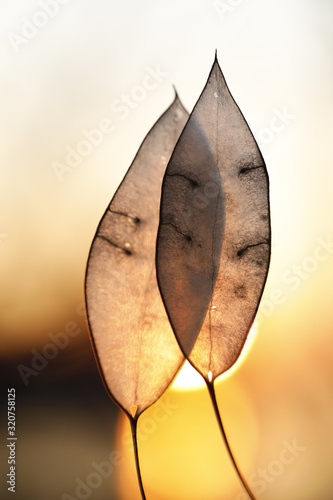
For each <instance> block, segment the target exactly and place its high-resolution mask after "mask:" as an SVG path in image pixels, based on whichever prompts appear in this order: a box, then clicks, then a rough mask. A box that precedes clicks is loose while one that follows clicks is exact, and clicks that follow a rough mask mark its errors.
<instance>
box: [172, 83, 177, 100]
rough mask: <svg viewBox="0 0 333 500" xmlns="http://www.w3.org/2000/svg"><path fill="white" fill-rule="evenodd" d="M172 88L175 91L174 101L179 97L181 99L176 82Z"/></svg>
mask: <svg viewBox="0 0 333 500" xmlns="http://www.w3.org/2000/svg"><path fill="white" fill-rule="evenodd" d="M172 88H173V91H174V93H175V97H174V101H176V100H177V99H179V96H178V92H177V89H176V87H175V85H174V84H173V85H172Z"/></svg>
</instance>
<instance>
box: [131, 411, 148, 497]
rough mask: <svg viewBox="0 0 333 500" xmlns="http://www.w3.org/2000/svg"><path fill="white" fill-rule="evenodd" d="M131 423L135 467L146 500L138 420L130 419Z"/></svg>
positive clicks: (142, 494)
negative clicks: (139, 449) (141, 467)
mask: <svg viewBox="0 0 333 500" xmlns="http://www.w3.org/2000/svg"><path fill="white" fill-rule="evenodd" d="M130 422H131V430H132V439H133V447H134V457H135V466H136V473H137V476H138V482H139V487H140V493H141V497H142V500H146V494H145V490H144V489H143V484H142V477H141V470H140V463H139V452H138V438H137V432H136V431H137V425H138V420H137V419H134V418H133V419H132V418H131V419H130Z"/></svg>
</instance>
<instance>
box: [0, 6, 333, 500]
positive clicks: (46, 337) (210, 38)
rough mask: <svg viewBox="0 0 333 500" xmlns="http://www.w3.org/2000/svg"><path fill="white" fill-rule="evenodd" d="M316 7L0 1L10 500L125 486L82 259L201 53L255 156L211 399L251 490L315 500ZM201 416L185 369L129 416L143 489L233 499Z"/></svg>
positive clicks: (320, 484)
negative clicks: (260, 196)
mask: <svg viewBox="0 0 333 500" xmlns="http://www.w3.org/2000/svg"><path fill="white" fill-rule="evenodd" d="M332 15H333V3H332V2H331V1H330V0H316V1H314V0H293V1H292V2H290V1H287V0H265V1H264V0H247V1H245V0H244V1H242V0H220V1H214V0H181V1H177V2H176V0H168V1H162V0H158V1H156V0H155V1H153V0H141V1H140V2H135V1H134V0H127V2H122V3H120V2H115V1H111V2H106V1H102V0H96V1H94V2H91V1H88V0H81V1H80V2H79V1H78V0H67V1H65V0H39V1H36V0H24V1H23V0H17V1H16V2H10V1H9V0H1V2H0V19H1V22H0V23H1V42H0V60H1V64H0V73H1V75H0V101H1V104H0V107H1V121H0V127H1V133H0V165H1V167H0V176H1V182H0V186H1V188H0V189H1V195H0V267H1V271H0V272H1V287H0V304H1V313H0V331H1V344H0V357H1V368H2V376H1V386H2V400H1V405H2V406H1V407H2V410H1V435H2V439H1V446H0V459H1V471H2V474H1V485H0V490H1V493H0V496H1V498H4V499H6V498H11V497H10V495H11V494H10V493H9V492H8V491H7V486H8V485H6V474H7V473H8V472H9V469H8V467H9V466H8V464H7V457H8V448H6V438H7V415H6V400H7V396H6V394H7V388H10V387H14V388H15V389H16V412H17V415H16V425H17V433H16V436H17V446H16V454H17V455H16V458H17V463H16V466H17V472H16V474H17V476H16V480H17V483H16V498H17V499H18V500H26V499H28V500H29V499H32V498H33V499H34V500H45V498H48V499H50V500H56V499H62V500H70V499H71V500H73V498H74V499H85V498H90V499H92V500H95V499H96V500H97V499H98V500H99V499H100V500H107V499H115V500H133V499H134V500H135V499H139V498H140V496H139V491H138V487H137V483H136V477H135V472H134V464H133V456H132V447H131V440H130V434H129V426H128V423H127V421H126V419H125V417H123V416H122V415H120V414H119V412H118V410H117V408H116V406H115V405H114V404H113V403H112V402H111V401H110V400H109V398H108V396H107V394H106V392H105V390H104V387H103V384H102V382H101V379H100V377H99V373H98V370H97V367H96V363H95V359H94V356H93V353H92V349H91V345H90V341H89V335H88V332H87V328H86V322H85V312H84V305H83V300H84V274H85V267H86V261H87V257H88V253H89V248H90V244H91V241H92V238H93V236H94V233H95V230H96V227H97V224H98V222H99V220H100V218H101V216H102V214H103V212H104V210H105V208H106V206H107V205H108V203H109V201H110V200H111V198H112V196H113V194H114V192H115V190H116V188H117V186H118V185H119V183H120V181H121V180H122V178H123V176H124V174H125V172H126V170H127V168H128V167H129V165H130V163H131V161H132V159H133V157H134V155H135V153H136V151H137V149H138V147H139V145H140V143H141V141H142V140H143V138H144V136H145V135H146V133H147V132H148V131H149V129H150V127H151V126H152V125H153V124H154V122H155V121H156V120H157V119H158V118H159V116H160V115H161V114H162V113H163V111H164V110H165V109H166V108H167V107H168V106H169V105H170V103H171V102H172V100H173V96H174V92H173V89H172V85H173V84H174V85H175V86H176V88H177V91H178V94H179V96H180V99H181V100H182V102H183V104H184V106H185V107H186V108H187V109H188V111H191V110H192V108H193V106H194V104H195V102H196V100H197V98H198V97H199V94H200V92H201V90H202V89H203V87H204V85H205V83H206V80H207V77H208V73H209V71H210V68H211V65H212V63H213V59H214V51H215V49H217V50H218V57H219V62H220V65H221V67H222V70H223V72H224V75H225V78H226V80H227V82H228V85H229V88H230V90H231V92H232V94H233V96H234V98H235V99H236V102H237V103H238V105H239V106H240V108H241V110H242V111H243V114H244V115H245V117H246V119H247V121H248V123H249V125H250V128H251V130H252V131H253V133H254V135H255V137H256V139H257V141H258V143H259V146H260V148H261V150H262V153H263V155H264V158H265V161H266V164H267V169H268V172H269V176H270V183H271V192H270V194H271V212H272V213H271V218H272V229H273V246H272V260H271V267H270V272H269V277H268V281H267V285H266V288H265V293H264V296H263V298H262V302H261V306H260V310H259V313H258V318H257V321H256V325H255V328H254V329H253V333H252V334H251V338H250V339H249V341H248V342H247V344H246V348H245V350H244V353H243V355H242V357H241V359H239V361H238V363H237V364H236V365H235V366H234V367H233V368H232V370H231V371H230V373H228V374H226V376H224V377H221V380H219V381H218V383H217V393H218V402H219V405H220V409H221V412H222V417H223V420H224V423H225V427H226V431H227V434H228V436H229V439H230V443H231V446H232V448H233V450H234V453H235V456H236V458H237V460H238V462H239V464H240V467H241V469H242V472H243V474H244V475H245V476H246V477H247V478H248V480H249V482H250V484H252V487H253V490H254V493H255V495H256V497H259V498H260V499H262V500H275V499H276V500H277V499H281V498H283V499H286V500H313V499H316V500H329V499H332V498H333V484H332V463H333V429H332V422H333V373H332V361H333V352H332V350H333V349H332V348H333V341H332V333H333V332H332V296H333V295H332V294H333V280H332V271H333V229H332V213H333V196H332V186H333V170H332V156H333V141H332V81H333V64H332V61H333V57H332V55H333V50H332V49H333V47H332V41H333V35H332ZM97 129H99V132H98V131H97V132H96V130H97ZM214 418H215V417H214V414H213V410H212V408H211V405H210V401H209V398H208V394H207V392H206V390H205V388H204V387H203V386H202V384H201V382H200V379H199V380H197V378H196V377H195V376H194V378H193V374H191V373H190V374H189V375H188V376H187V377H186V376H185V375H183V377H182V380H177V387H173V388H171V389H169V390H168V391H167V393H165V394H164V396H163V397H162V400H160V401H159V402H158V403H157V404H156V405H154V406H153V407H151V408H150V409H149V410H147V412H146V413H145V414H144V415H143V416H142V417H140V420H139V451H140V457H141V462H142V474H143V480H144V484H145V488H146V491H147V498H148V500H170V499H176V500H196V499H198V500H199V499H201V500H202V499H204V500H221V499H225V500H241V499H243V498H246V496H245V495H244V494H243V492H242V488H241V486H240V484H239V482H238V480H237V477H236V475H235V473H234V471H233V470H232V467H231V465H230V462H229V460H228V457H227V454H226V451H225V449H224V447H223V444H222V441H221V437H220V435H219V432H218V428H217V425H216V424H215V420H214Z"/></svg>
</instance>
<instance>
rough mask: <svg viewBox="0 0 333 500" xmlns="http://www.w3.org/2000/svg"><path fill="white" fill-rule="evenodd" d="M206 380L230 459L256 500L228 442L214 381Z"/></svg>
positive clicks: (249, 493) (250, 494) (248, 491)
mask: <svg viewBox="0 0 333 500" xmlns="http://www.w3.org/2000/svg"><path fill="white" fill-rule="evenodd" d="M205 382H206V385H207V388H208V392H209V395H210V399H211V401H212V403H213V407H214V411H215V415H216V419H217V422H218V424H219V428H220V431H221V434H222V437H223V440H224V442H225V445H226V447H227V450H228V453H229V456H230V459H231V461H232V463H233V465H234V467H235V470H236V472H237V474H238V477H239V479H240V480H241V482H242V484H243V486H244V488H245V490H246V492H247V494H248V495H249V497H250V498H251V500H255V497H254V496H253V493H252V491H251V490H250V487H249V485H248V484H247V482H246V480H245V478H244V476H243V475H242V473H241V471H240V469H239V467H238V465H237V463H236V460H235V458H234V456H233V454H232V451H231V448H230V446H229V442H228V439H227V436H226V433H225V430H224V427H223V423H222V419H221V415H220V412H219V407H218V406H217V401H216V394H215V389H214V382H209V381H208V380H205Z"/></svg>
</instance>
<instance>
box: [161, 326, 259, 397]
mask: <svg viewBox="0 0 333 500" xmlns="http://www.w3.org/2000/svg"><path fill="white" fill-rule="evenodd" d="M257 329H258V326H257V323H256V321H254V323H253V325H252V327H251V329H250V332H249V335H248V337H247V340H246V342H245V345H244V347H243V350H242V352H241V355H240V357H239V358H238V360H237V362H236V363H235V365H233V366H232V367H231V368H230V369H229V370H228V371H227V372H226V374H225V376H229V375H230V374H231V373H232V372H233V371H234V370H235V369H237V366H238V364H239V362H240V361H241V360H242V359H244V358H245V356H246V355H247V353H248V351H249V349H250V347H251V345H252V344H253V341H254V337H255V335H256V333H257ZM212 379H213V374H212V372H211V371H209V372H208V380H209V381H210V382H211V381H212ZM205 385H206V383H205V381H204V379H203V377H202V376H201V375H200V374H199V373H198V372H197V371H196V370H195V368H193V366H192V365H191V364H190V363H189V362H188V361H187V360H186V361H185V363H184V364H183V366H182V368H181V370H180V372H179V373H178V375H177V377H176V378H175V380H174V382H173V384H172V385H171V389H175V390H177V391H184V390H185V391H190V390H193V389H200V388H201V387H205Z"/></svg>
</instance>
